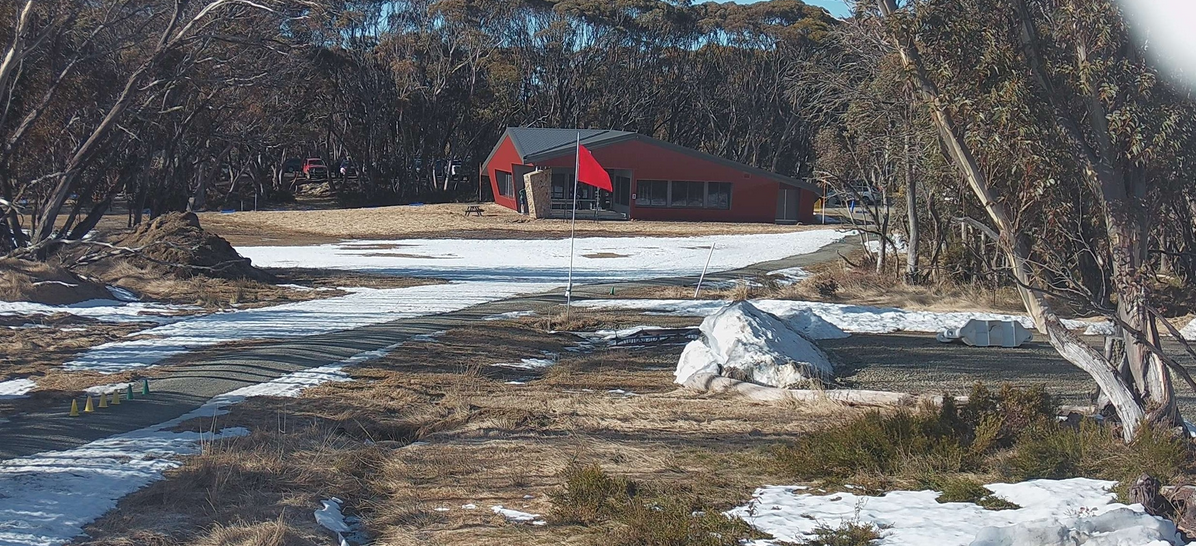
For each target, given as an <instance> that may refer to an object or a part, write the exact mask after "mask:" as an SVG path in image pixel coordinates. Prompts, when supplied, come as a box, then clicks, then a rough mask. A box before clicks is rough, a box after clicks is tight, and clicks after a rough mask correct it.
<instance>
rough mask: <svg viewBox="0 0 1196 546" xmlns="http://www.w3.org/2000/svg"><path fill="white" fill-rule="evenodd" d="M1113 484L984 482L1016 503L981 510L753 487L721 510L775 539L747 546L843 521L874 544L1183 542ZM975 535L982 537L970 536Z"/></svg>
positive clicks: (910, 497) (925, 496) (893, 496)
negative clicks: (869, 527) (871, 533)
mask: <svg viewBox="0 0 1196 546" xmlns="http://www.w3.org/2000/svg"><path fill="white" fill-rule="evenodd" d="M1113 485H1114V482H1108V481H1100V480H1091V479H1087V478H1074V479H1069V480H1032V481H1028V482H1022V483H1015V484H1000V483H998V484H992V485H988V486H985V487H987V488H988V489H989V490H991V491H992V492H993V493H994V494H995V495H996V496H998V497H1001V498H1003V499H1005V500H1008V501H1010V502H1012V503H1014V504H1017V505H1018V506H1020V507H1021V508H1018V509H1015V510H986V509H984V508H981V507H979V506H977V505H975V504H972V503H964V502H951V503H945V504H940V503H939V502H938V501H936V500H935V499H936V498H937V497H938V495H939V493H938V492H935V491H893V492H891V493H888V494H886V495H884V496H880V497H869V496H859V495H854V494H851V493H837V494H833V495H812V494H808V493H805V492H804V488H801V487H781V486H767V487H762V488H760V489H757V490H756V492H755V494H754V495H753V498H752V501H751V502H750V503H748V504H747V505H746V506H742V507H739V508H735V509H733V510H731V511H729V512H727V514H728V515H730V516H735V517H740V518H743V519H744V521H747V522H748V523H749V524H750V525H752V526H753V527H755V528H757V529H759V530H761V531H763V532H765V533H768V534H770V535H772V536H773V537H774V539H773V540H757V541H754V542H751V543H750V544H752V545H754V546H765V545H772V544H776V542H775V541H790V542H798V541H800V540H801V539H803V538H810V537H811V533H812V532H813V530H814V528H815V527H817V526H819V525H826V526H830V527H837V526H839V524H841V523H842V522H845V521H846V522H853V521H858V522H859V523H871V524H873V525H876V526H878V527H880V528H881V532H880V534H881V539H880V540H879V541H877V542H876V543H875V544H877V546H924V545H927V544H933V545H935V546H967V545H973V546H1008V545H1012V544H1034V545H1036V546H1071V545H1074V544H1085V545H1087V546H1102V545H1103V546H1113V545H1129V544H1134V545H1148V546H1149V545H1160V546H1165V545H1170V544H1183V542H1182V541H1180V539H1179V536H1178V535H1177V534H1176V531H1175V526H1174V524H1172V523H1171V522H1169V521H1166V520H1163V519H1160V518H1155V517H1152V516H1149V515H1146V514H1144V513H1142V506H1141V505H1133V506H1128V507H1127V506H1126V505H1124V504H1118V503H1116V502H1114V499H1115V495H1114V494H1113V493H1110V492H1109V491H1108V489H1109V488H1110V487H1112V486H1113ZM1013 526H1016V527H1013ZM999 528H1005V529H1003V530H1002V529H999ZM1110 528H1115V529H1116V531H1113V530H1112V529H1110ZM978 535H980V537H981V538H982V539H981V540H976V539H977V536H978ZM1002 537H1004V538H1009V537H1012V540H1013V541H1012V542H1008V541H1003V540H1002ZM1030 537H1033V538H1030ZM1027 538H1029V540H1028V541H1027V540H1026V539H1027Z"/></svg>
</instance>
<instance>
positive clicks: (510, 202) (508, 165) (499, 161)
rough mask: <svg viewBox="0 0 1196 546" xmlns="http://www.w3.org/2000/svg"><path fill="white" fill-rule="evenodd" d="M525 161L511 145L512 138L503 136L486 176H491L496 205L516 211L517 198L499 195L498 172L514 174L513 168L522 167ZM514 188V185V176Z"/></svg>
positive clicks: (487, 168)
mask: <svg viewBox="0 0 1196 546" xmlns="http://www.w3.org/2000/svg"><path fill="white" fill-rule="evenodd" d="M522 164H523V159H522V158H520V157H519V152H516V151H515V145H514V144H512V143H511V138H510V137H508V136H505V135H504V136H503V138H502V143H501V144H499V146H498V151H497V152H495V154H494V157H493V158H492V159H491V160H490V163H489V164H488V165H486V174H489V175H490V189H491V190H493V191H494V203H495V204H497V205H502V206H504V207H507V208H509V209H511V210H516V209H517V208H518V205H516V203H515V197H514V196H512V197H506V196H504V195H501V194H499V193H498V174H497V173H498V171H503V172H508V173H514V170H513V169H512V167H513V166H514V165H522ZM512 187H517V186H515V185H514V176H513V175H512Z"/></svg>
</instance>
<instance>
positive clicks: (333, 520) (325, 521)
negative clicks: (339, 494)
mask: <svg viewBox="0 0 1196 546" xmlns="http://www.w3.org/2000/svg"><path fill="white" fill-rule="evenodd" d="M344 502H345V501H342V500H340V499H338V498H336V497H332V498H330V499H325V500H323V501H320V504H322V505H323V506H324V507H323V508H321V509H319V510H316V511H315V512H314V515H315V517H316V523H319V524H320V526H321V527H323V528H325V529H328V530H329V531H332V532H333V533H335V534H336V540H337V542H338V543H339V544H340V546H349V542H348V541H346V540H345V537H344V536H343V535H344V534H345V533H348V532H349V531H351V530H352V529H350V528H349V524H348V523H345V515H344V514H342V513H341V504H344Z"/></svg>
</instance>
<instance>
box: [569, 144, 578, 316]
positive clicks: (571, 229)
mask: <svg viewBox="0 0 1196 546" xmlns="http://www.w3.org/2000/svg"><path fill="white" fill-rule="evenodd" d="M574 151H575V152H576V153H575V154H574V159H573V220H572V221H570V222H569V284H568V285H566V286H565V316H568V315H569V309H570V307H572V305H573V243H574V235H575V234H576V233H577V231H576V226H577V175H578V174H579V173H580V172H581V131H580V130H578V131H577V148H576V149H575V150H574Z"/></svg>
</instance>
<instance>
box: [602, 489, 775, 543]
mask: <svg viewBox="0 0 1196 546" xmlns="http://www.w3.org/2000/svg"><path fill="white" fill-rule="evenodd" d="M619 521H620V523H623V524H624V527H623V528H621V529H619V531H618V532H616V534H615V539H616V543H617V544H619V545H620V546H738V545H739V544H740V543H742V542H743V541H745V540H748V539H751V538H761V537H762V535H761V534H760V533H758V532H756V531H754V530H753V529H752V528H751V526H749V525H748V524H747V523H746V522H744V521H743V520H741V519H738V518H728V517H727V516H724V515H722V514H720V513H718V512H711V511H701V510H695V509H694V507H693V506H692V505H691V504H690V503H686V502H683V501H681V500H679V499H675V498H667V497H658V498H654V499H651V500H641V499H636V500H635V501H633V502H632V503H630V504H629V505H627V509H626V510H625V511H624V512H623V513H622V514H621V515H620V517H619Z"/></svg>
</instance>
